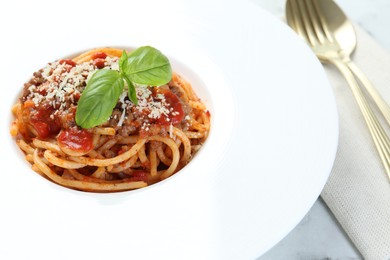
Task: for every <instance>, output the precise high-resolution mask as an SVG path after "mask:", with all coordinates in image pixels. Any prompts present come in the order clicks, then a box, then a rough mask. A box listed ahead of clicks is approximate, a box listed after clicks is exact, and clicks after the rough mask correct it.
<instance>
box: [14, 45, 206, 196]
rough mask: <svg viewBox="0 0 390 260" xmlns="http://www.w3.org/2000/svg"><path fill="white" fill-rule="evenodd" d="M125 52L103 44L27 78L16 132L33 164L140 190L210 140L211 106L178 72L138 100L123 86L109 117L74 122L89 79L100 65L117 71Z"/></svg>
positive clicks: (79, 185)
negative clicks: (89, 123) (87, 122)
mask: <svg viewBox="0 0 390 260" xmlns="http://www.w3.org/2000/svg"><path fill="white" fill-rule="evenodd" d="M121 53H122V50H119V49H114V48H99V49H93V50H91V51H88V52H85V53H83V54H81V55H79V56H77V57H75V58H73V59H67V60H65V59H64V60H58V61H55V62H53V63H49V64H48V65H47V66H46V67H45V68H43V69H41V70H39V71H37V72H35V73H34V75H33V77H32V78H31V80H30V81H28V82H27V83H26V84H25V85H24V89H23V93H22V96H21V98H20V99H19V101H18V102H17V104H15V105H14V106H13V107H12V112H13V114H14V115H15V120H14V121H13V122H12V125H11V131H10V132H11V135H12V136H13V137H15V139H16V143H17V144H18V146H19V147H20V149H21V150H22V151H23V152H24V153H25V156H26V160H27V161H28V162H30V163H31V165H32V169H33V170H34V171H36V172H37V173H39V174H41V175H42V176H44V177H45V178H47V179H49V180H51V181H53V182H55V183H57V184H59V185H62V186H65V187H68V188H72V189H77V190H82V191H92V192H114V191H124V190H132V189H138V188H142V187H145V186H148V185H151V184H154V183H156V182H158V181H160V180H162V179H166V178H168V177H170V176H171V175H173V174H175V173H176V172H178V171H179V170H180V169H182V168H183V167H184V166H185V165H187V164H188V162H189V161H190V160H191V158H192V157H193V156H194V154H195V153H196V152H197V151H198V149H199V148H200V147H201V145H202V144H203V143H204V142H205V140H206V138H207V136H208V132H209V129H210V113H209V112H208V110H207V108H206V107H205V105H204V104H203V103H202V102H201V101H200V99H199V98H198V97H197V95H196V94H195V92H194V91H193V89H192V87H191V85H190V84H189V83H188V82H187V81H185V80H184V79H183V78H182V77H181V76H179V75H178V74H176V73H173V74H172V79H171V81H170V82H168V83H167V84H165V85H163V86H158V87H151V86H137V87H136V95H137V98H138V104H137V105H135V104H134V103H133V102H132V101H131V100H129V98H128V96H127V92H126V91H124V92H123V93H122V94H121V95H120V97H119V100H118V102H117V104H116V106H115V108H114V109H113V112H112V114H111V116H110V117H109V118H108V119H107V121H106V122H105V123H103V124H101V125H99V126H96V127H93V128H89V129H83V128H81V127H79V126H78V125H77V124H76V120H75V114H76V110H77V105H78V101H79V99H80V96H81V94H82V93H83V90H84V88H85V87H86V84H87V82H88V79H89V78H90V77H91V75H92V74H93V73H94V72H96V71H97V70H100V69H109V70H118V62H119V58H120V56H121ZM92 113H93V112H92Z"/></svg>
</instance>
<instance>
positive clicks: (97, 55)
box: [91, 51, 107, 60]
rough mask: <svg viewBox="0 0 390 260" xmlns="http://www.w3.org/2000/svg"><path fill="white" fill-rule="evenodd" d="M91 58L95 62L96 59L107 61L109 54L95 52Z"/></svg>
mask: <svg viewBox="0 0 390 260" xmlns="http://www.w3.org/2000/svg"><path fill="white" fill-rule="evenodd" d="M91 58H92V59H93V60H94V59H98V58H99V59H105V58H107V54H105V53H104V52H102V51H98V52H95V53H94V54H92V56H91Z"/></svg>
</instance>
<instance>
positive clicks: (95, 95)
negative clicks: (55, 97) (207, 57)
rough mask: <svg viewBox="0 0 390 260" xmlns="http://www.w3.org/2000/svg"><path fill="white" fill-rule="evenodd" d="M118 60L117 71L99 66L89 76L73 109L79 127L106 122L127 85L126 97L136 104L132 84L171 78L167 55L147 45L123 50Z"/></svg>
mask: <svg viewBox="0 0 390 260" xmlns="http://www.w3.org/2000/svg"><path fill="white" fill-rule="evenodd" d="M118 63H119V71H116V70H108V69H101V70H98V71H96V72H95V73H94V74H93V75H92V77H91V78H90V79H89V80H88V82H87V86H86V87H85V89H84V91H83V93H82V94H81V97H80V99H79V102H78V105H77V110H76V124H77V125H79V126H80V127H82V128H92V127H95V126H98V125H101V124H103V123H104V122H106V121H107V119H108V118H109V117H110V116H111V114H112V111H113V109H114V108H115V106H116V104H117V102H118V99H119V96H120V95H121V94H122V92H123V89H124V88H125V87H126V86H127V89H128V97H129V99H130V100H131V101H132V102H133V103H134V104H135V105H137V104H138V100H137V95H136V91H135V86H134V84H140V85H148V86H160V85H164V84H166V83H168V82H169V81H170V80H171V78H172V69H171V65H170V63H169V60H168V58H167V57H166V56H165V55H164V54H162V53H161V52H160V51H159V50H157V49H155V48H153V47H150V46H143V47H140V48H138V49H136V50H134V51H132V52H131V53H130V54H127V53H126V51H123V53H122V56H121V57H120V59H119V61H118ZM125 83H126V84H125Z"/></svg>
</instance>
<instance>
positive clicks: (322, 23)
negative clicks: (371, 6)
mask: <svg viewBox="0 0 390 260" xmlns="http://www.w3.org/2000/svg"><path fill="white" fill-rule="evenodd" d="M318 1H327V3H326V4H327V5H328V6H329V5H331V4H332V3H331V2H332V0H287V4H286V17H287V23H288V24H289V25H290V27H292V28H293V29H294V30H295V31H296V32H297V33H298V35H300V36H301V37H302V38H303V39H304V40H305V41H306V42H307V43H308V44H309V46H310V47H311V49H312V50H313V51H314V53H315V54H316V55H317V57H318V58H319V59H320V60H321V61H322V62H329V63H332V64H333V65H335V66H336V67H337V68H338V69H339V71H340V72H341V74H342V75H343V76H344V77H345V79H346V81H347V82H348V84H349V86H350V88H351V90H352V93H353V95H354V97H355V99H356V102H357V104H358V106H359V108H360V110H361V112H362V114H363V117H364V119H365V122H366V124H367V126H368V129H369V131H370V134H371V137H372V139H373V141H374V143H375V146H376V148H377V150H378V153H379V156H380V158H381V160H382V163H383V165H384V167H385V170H386V173H387V175H388V176H389V178H390V141H389V137H388V136H387V134H386V133H385V131H384V129H383V127H382V126H381V124H380V122H379V121H378V119H377V117H376V116H375V114H374V112H373V110H372V108H371V106H370V105H369V103H368V102H367V100H366V98H365V96H364V94H363V92H362V91H361V89H360V86H359V85H358V83H357V81H356V79H355V77H354V75H353V74H352V72H351V70H350V68H348V65H347V61H346V55H345V49H343V48H342V47H340V44H339V42H338V41H337V38H336V37H335V33H337V32H336V31H332V30H331V29H332V28H330V26H328V24H327V23H328V21H327V20H326V19H325V18H324V16H323V15H322V14H321V13H320V11H319V2H318ZM323 4H324V3H323Z"/></svg>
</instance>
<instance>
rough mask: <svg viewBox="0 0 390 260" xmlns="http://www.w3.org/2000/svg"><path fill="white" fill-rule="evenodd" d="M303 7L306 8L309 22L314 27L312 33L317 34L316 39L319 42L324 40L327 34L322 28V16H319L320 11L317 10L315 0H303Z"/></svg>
mask: <svg viewBox="0 0 390 260" xmlns="http://www.w3.org/2000/svg"><path fill="white" fill-rule="evenodd" d="M304 3H305V7H306V10H307V16H308V19H309V20H310V21H311V24H312V26H313V29H314V33H315V34H316V36H317V39H318V41H319V42H320V43H324V42H325V37H326V36H327V35H326V33H325V30H324V23H323V20H321V19H323V17H322V18H321V15H320V12H318V6H315V5H316V4H317V1H316V0H304Z"/></svg>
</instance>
